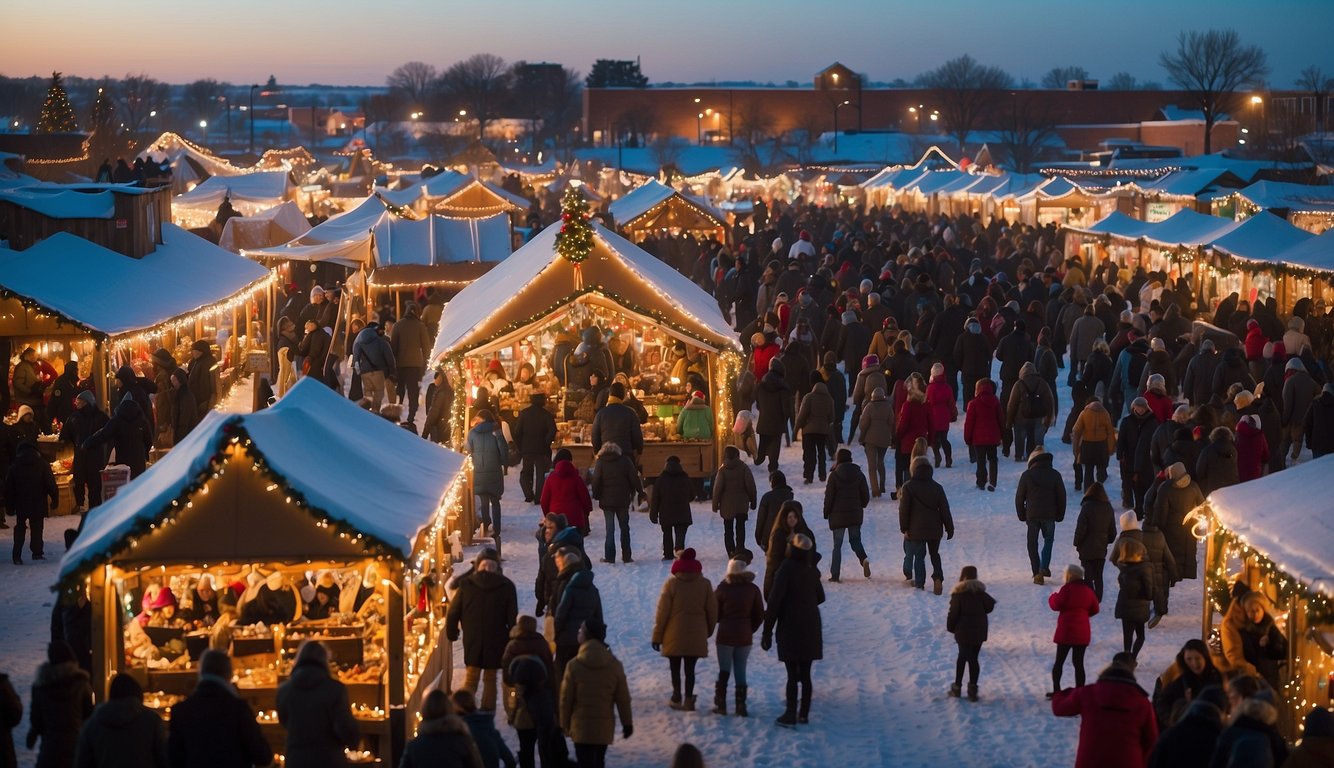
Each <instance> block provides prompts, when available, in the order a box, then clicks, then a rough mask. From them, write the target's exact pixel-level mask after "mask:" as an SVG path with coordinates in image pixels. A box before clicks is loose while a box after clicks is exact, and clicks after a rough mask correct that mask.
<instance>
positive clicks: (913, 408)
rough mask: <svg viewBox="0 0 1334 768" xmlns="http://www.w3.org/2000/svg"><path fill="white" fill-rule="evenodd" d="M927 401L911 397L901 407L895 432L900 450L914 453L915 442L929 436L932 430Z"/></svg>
mask: <svg viewBox="0 0 1334 768" xmlns="http://www.w3.org/2000/svg"><path fill="white" fill-rule="evenodd" d="M929 410H930V409H929V408H927V405H926V401H924V400H914V399H912V398H911V397H910V398H908V399H907V401H905V402H904V403H903V407H902V408H899V418H898V420H897V421H896V422H895V426H894V429H895V432H896V433H897V437H898V441H899V450H900V451H903V452H904V453H912V446H913V443H915V442H917V438H919V437H928V436H929V433H930V431H931V423H930V422H931V416H930V414H929Z"/></svg>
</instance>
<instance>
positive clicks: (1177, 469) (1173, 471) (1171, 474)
mask: <svg viewBox="0 0 1334 768" xmlns="http://www.w3.org/2000/svg"><path fill="white" fill-rule="evenodd" d="M1185 476H1186V465H1185V464H1182V463H1181V462H1179V461H1178V462H1176V463H1175V464H1172V465H1171V466H1169V467H1168V468H1167V479H1168V480H1180V479H1181V478H1183V477H1185Z"/></svg>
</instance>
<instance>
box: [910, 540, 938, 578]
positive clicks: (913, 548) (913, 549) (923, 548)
mask: <svg viewBox="0 0 1334 768" xmlns="http://www.w3.org/2000/svg"><path fill="white" fill-rule="evenodd" d="M928 554H930V555H931V578H932V579H933V580H935V579H942V580H943V579H944V578H945V569H944V568H943V567H941V564H940V539H930V540H928V541H911V540H909V539H904V540H903V573H904V574H905V575H906V574H908V573H912V580H913V584H915V585H916V586H918V587H924V586H926V557H927V555H928Z"/></svg>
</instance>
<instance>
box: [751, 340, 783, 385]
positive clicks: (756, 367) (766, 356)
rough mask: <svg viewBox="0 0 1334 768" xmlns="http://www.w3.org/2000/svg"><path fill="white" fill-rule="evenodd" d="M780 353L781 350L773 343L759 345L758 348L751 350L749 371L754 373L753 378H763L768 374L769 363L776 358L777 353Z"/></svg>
mask: <svg viewBox="0 0 1334 768" xmlns="http://www.w3.org/2000/svg"><path fill="white" fill-rule="evenodd" d="M782 351H783V348H782V347H780V346H778V345H777V344H775V343H773V342H772V341H770V342H766V343H764V344H761V345H759V346H758V347H755V349H753V350H751V368H750V369H751V370H752V371H754V373H755V378H757V379H762V378H764V374H766V373H768V372H769V363H770V362H771V361H772V360H773V359H774V358H775V357H778V353H779V352H782Z"/></svg>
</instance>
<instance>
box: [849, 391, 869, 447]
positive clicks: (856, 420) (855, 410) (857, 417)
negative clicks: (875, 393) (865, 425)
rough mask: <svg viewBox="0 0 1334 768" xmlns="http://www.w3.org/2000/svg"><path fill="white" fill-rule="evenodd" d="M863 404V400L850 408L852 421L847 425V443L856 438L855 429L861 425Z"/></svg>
mask: <svg viewBox="0 0 1334 768" xmlns="http://www.w3.org/2000/svg"><path fill="white" fill-rule="evenodd" d="M868 394H869V393H868ZM865 402H866V401H865V400H863V401H862V402H861V403H854V404H853V406H852V421H851V422H849V424H848V442H849V443H850V442H852V441H853V440H854V439H855V438H856V437H857V427H858V426H859V425H860V424H861V423H862V405H863V403H865Z"/></svg>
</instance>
